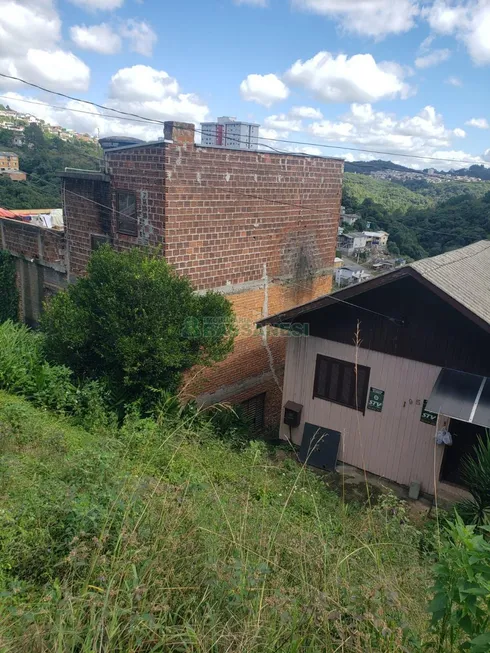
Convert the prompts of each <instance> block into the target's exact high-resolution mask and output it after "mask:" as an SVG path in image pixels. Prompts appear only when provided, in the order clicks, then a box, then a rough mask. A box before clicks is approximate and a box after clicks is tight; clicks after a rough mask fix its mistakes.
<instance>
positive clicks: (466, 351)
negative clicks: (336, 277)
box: [295, 277, 490, 376]
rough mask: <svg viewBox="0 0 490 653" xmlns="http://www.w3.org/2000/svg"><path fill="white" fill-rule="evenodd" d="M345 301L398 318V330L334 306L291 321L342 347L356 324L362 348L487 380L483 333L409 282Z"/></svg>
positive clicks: (489, 370)
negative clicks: (358, 326) (305, 325)
mask: <svg viewBox="0 0 490 653" xmlns="http://www.w3.org/2000/svg"><path fill="white" fill-rule="evenodd" d="M349 301H351V302H352V303H354V304H356V305H358V306H361V307H364V308H368V309H370V310H371V311H375V312H377V313H382V314H383V315H388V316H390V317H392V318H395V320H402V321H403V322H404V326H401V325H400V324H399V323H396V322H395V321H390V320H389V319H387V318H385V317H382V316H379V315H375V314H373V313H370V312H368V311H365V310H362V309H359V308H354V307H352V306H347V305H345V304H340V303H339V304H336V305H330V306H326V307H324V308H321V309H318V310H316V311H312V312H310V313H307V314H306V315H304V316H302V317H298V318H296V320H295V321H296V322H303V321H304V322H306V323H307V324H308V326H309V333H310V334H311V335H313V336H318V337H319V338H326V339H329V340H335V341H337V342H343V343H346V344H353V342H354V338H355V333H356V328H357V323H358V321H359V323H360V337H361V341H362V342H361V346H362V347H363V348H365V349H373V350H375V351H380V352H383V353H386V354H391V355H393V356H400V357H402V358H408V359H410V360H416V361H420V362H423V363H429V364H431V365H438V366H441V367H450V368H453V369H457V370H461V371H463V372H469V373H473V374H482V375H485V376H490V346H489V344H490V337H489V335H488V333H486V332H485V331H484V330H483V329H481V328H479V327H478V326H477V325H476V324H474V323H473V322H472V321H470V320H469V319H468V318H467V317H465V316H464V315H462V314H461V313H460V312H459V311H458V310H457V309H456V308H454V307H453V306H451V305H450V304H448V303H447V302H445V301H444V300H443V299H442V298H441V297H438V296H437V295H435V294H434V293H433V292H431V291H430V290H429V289H428V288H426V287H425V286H423V285H422V284H420V283H419V282H418V281H416V280H415V279H413V278H411V277H405V278H402V279H398V280H395V281H393V282H392V283H390V284H387V285H386V286H382V287H379V288H375V289H373V290H370V291H367V292H365V293H363V294H361V295H358V296H356V297H353V298H352V299H351V300H349Z"/></svg>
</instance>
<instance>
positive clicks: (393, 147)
mask: <svg viewBox="0 0 490 653" xmlns="http://www.w3.org/2000/svg"><path fill="white" fill-rule="evenodd" d="M307 131H308V133H309V134H310V135H312V136H314V137H315V139H317V140H318V139H322V140H324V141H326V142H330V143H338V144H341V143H344V144H345V145H347V144H349V145H353V146H355V147H359V148H363V149H366V150H370V151H371V152H372V154H370V155H369V154H368V153H364V154H363V155H360V156H357V155H356V157H355V158H356V159H359V158H360V157H361V156H368V158H373V156H375V155H376V157H377V156H378V153H379V154H381V153H382V152H387V153H388V154H387V155H384V156H382V158H385V159H388V158H390V159H391V160H394V158H395V157H396V156H400V155H402V154H403V155H409V156H410V158H409V165H417V166H418V167H419V168H424V167H427V166H428V165H429V163H428V162H426V161H424V160H418V159H417V158H416V157H418V156H423V157H431V156H436V157H437V156H438V155H439V154H440V155H441V158H443V159H457V158H459V159H465V158H467V156H468V157H469V160H471V161H473V160H478V159H479V157H475V156H474V155H465V153H464V152H456V151H454V150H451V149H450V147H451V143H452V139H453V138H463V137H464V135H465V132H464V130H462V129H460V128H456V129H454V130H451V129H448V128H447V127H446V126H445V124H444V120H443V117H442V115H441V114H439V113H437V111H436V110H435V108H434V107H432V106H426V107H425V108H424V109H422V110H421V111H420V112H419V113H417V114H416V115H414V116H405V117H403V118H398V117H397V116H396V115H395V114H392V113H385V112H383V111H375V110H374V109H373V107H372V105H371V104H352V105H351V107H350V111H349V112H348V113H346V114H344V115H343V116H341V117H340V119H339V120H337V121H329V120H323V121H318V122H314V123H312V124H311V125H309V127H308V128H307ZM341 147H342V146H341V145H340V147H339V149H341ZM441 153H442V154H441ZM412 157H413V158H412ZM437 167H441V168H444V167H445V168H448V169H449V168H451V167H452V166H451V164H450V163H447V161H444V162H441V165H440V166H439V164H438V166H437Z"/></svg>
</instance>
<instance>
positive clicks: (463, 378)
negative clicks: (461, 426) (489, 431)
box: [425, 369, 490, 427]
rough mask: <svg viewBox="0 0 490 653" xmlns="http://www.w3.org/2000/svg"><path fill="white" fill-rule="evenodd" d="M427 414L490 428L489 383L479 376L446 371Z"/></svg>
mask: <svg viewBox="0 0 490 653" xmlns="http://www.w3.org/2000/svg"><path fill="white" fill-rule="evenodd" d="M425 410H426V411H429V412H431V413H440V414H442V415H446V416H447V417H452V418H453V419H459V420H461V421H463V422H469V423H471V424H478V426H488V427H490V379H489V378H488V377H486V376H478V375H477V374H468V373H466V372H459V371H458V370H448V369H443V370H441V372H440V373H439V376H438V378H437V381H436V383H435V385H434V387H433V389H432V393H431V395H430V397H429V400H428V401H427V405H426V407H425Z"/></svg>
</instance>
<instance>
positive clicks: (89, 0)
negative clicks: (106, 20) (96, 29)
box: [70, 0, 124, 11]
mask: <svg viewBox="0 0 490 653" xmlns="http://www.w3.org/2000/svg"><path fill="white" fill-rule="evenodd" d="M70 2H71V3H72V4H74V5H77V7H81V8H82V9H86V10H87V11H113V10H114V9H119V8H120V7H122V6H123V4H124V0H70Z"/></svg>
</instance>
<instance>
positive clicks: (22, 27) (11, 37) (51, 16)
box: [0, 0, 61, 59]
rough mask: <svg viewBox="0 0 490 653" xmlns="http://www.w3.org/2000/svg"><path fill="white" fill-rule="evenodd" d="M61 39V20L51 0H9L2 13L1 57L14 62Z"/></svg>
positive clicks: (0, 33) (0, 13)
mask: <svg viewBox="0 0 490 653" xmlns="http://www.w3.org/2000/svg"><path fill="white" fill-rule="evenodd" d="M60 38H61V20H60V18H59V16H58V14H57V12H56V10H55V7H54V4H53V3H52V2H51V0H44V1H39V2H36V3H34V2H29V0H6V2H2V11H1V12H0V56H5V57H10V58H12V59H15V58H16V57H17V56H18V55H22V54H24V53H25V52H26V50H27V49H28V48H29V47H31V48H45V47H46V45H49V44H52V43H56V42H57V41H59V39H60Z"/></svg>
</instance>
